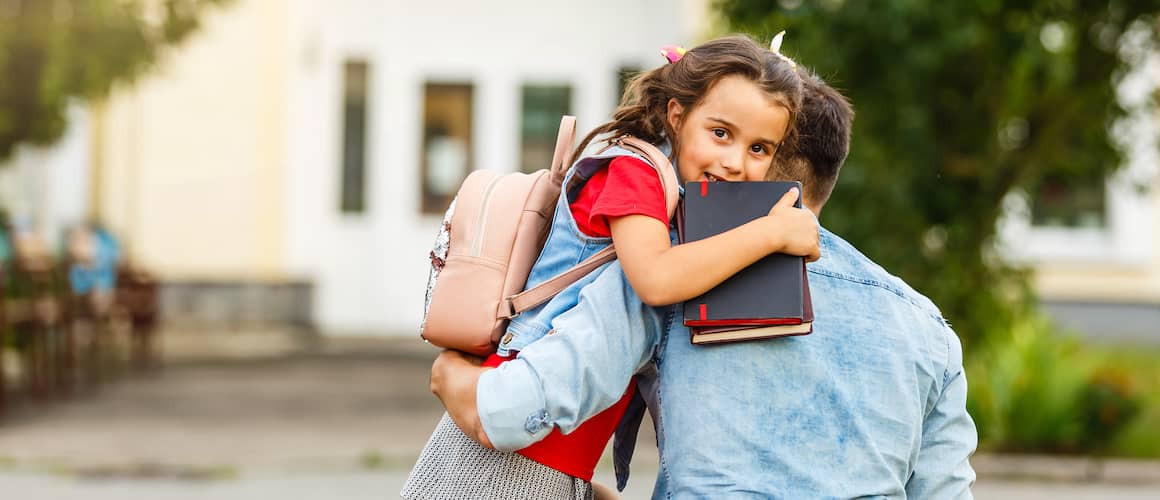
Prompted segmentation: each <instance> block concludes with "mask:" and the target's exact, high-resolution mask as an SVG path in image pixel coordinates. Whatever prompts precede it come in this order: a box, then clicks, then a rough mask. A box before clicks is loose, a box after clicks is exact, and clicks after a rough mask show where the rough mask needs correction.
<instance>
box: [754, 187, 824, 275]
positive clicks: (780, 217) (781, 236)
mask: <svg viewBox="0 0 1160 500" xmlns="http://www.w3.org/2000/svg"><path fill="white" fill-rule="evenodd" d="M798 196H800V193H799V192H798V189H797V188H791V189H790V190H789V191H787V192H786V193H785V194H784V195H782V197H781V199H780V200H778V201H777V204H775V205H774V206H773V208H771V209H769V214H768V216H767V217H768V219H767V220H768V221H769V225H770V230H771V231H772V236H773V251H772V252H771V253H784V254H789V255H800V256H802V257H805V259H806V262H813V261H815V260H818V258H820V257H821V256H822V250H821V248H820V247H819V246H818V219H817V217H814V214H813V212H810V211H809V210H806V209H804V208H797V207H794V206H793V204H794V202H795V201H797V199H798Z"/></svg>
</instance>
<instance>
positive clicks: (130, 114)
mask: <svg viewBox="0 0 1160 500" xmlns="http://www.w3.org/2000/svg"><path fill="white" fill-rule="evenodd" d="M285 4H286V2H267V1H259V0H239V1H236V2H234V3H232V4H229V5H228V6H227V7H225V8H222V9H216V10H214V11H211V12H210V13H209V14H208V15H207V16H205V18H204V24H203V26H202V29H201V31H199V32H198V33H196V34H195V35H193V37H191V39H189V40H188V41H187V42H186V43H185V44H184V45H183V46H181V47H180V48H179V49H178V50H172V51H170V52H169V53H168V54H167V57H166V60H165V62H164V63H163V64H161V65H160V67H159V68H158V69H157V70H156V71H154V72H153V73H152V74H151V75H150V76H149V77H147V78H145V79H143V80H142V81H140V82H138V83H137V84H136V85H135V86H134V87H133V88H131V89H124V90H121V91H118V92H116V93H115V94H114V96H113V97H112V98H110V99H109V100H108V102H107V103H105V105H103V106H98V107H95V108H94V115H95V119H94V122H95V123H94V125H93V128H94V130H93V138H94V145H93V151H94V153H93V163H94V168H95V171H96V172H98V174H97V179H96V180H97V184H96V185H95V186H94V194H95V195H96V196H95V198H96V201H94V207H93V208H94V209H96V210H97V212H98V214H99V215H100V216H101V217H102V218H103V219H104V220H105V221H106V222H107V223H109V225H110V226H111V227H112V228H113V230H114V231H116V232H117V233H118V234H120V235H122V236H123V237H124V239H125V241H126V242H127V243H128V252H129V255H130V257H131V258H134V259H136V260H140V261H141V262H142V263H143V264H144V265H146V266H148V267H149V268H150V269H154V270H156V271H157V272H158V273H159V274H161V275H162V276H164V277H166V278H170V279H173V278H228V279H251V280H252V279H259V280H261V279H269V278H278V277H280V274H282V269H283V267H284V266H283V245H282V231H283V225H284V220H283V219H282V215H281V214H282V212H283V210H282V203H283V201H282V189H283V186H282V184H283V180H282V171H283V170H284V169H283V165H282V164H283V162H284V158H283V151H285V147H284V144H283V142H284V140H285V136H286V132H285V127H286V125H285V124H286V122H287V120H286V116H285V114H286V111H285V107H286V105H285V101H286V99H285V93H286V74H287V71H288V67H287V65H288V61H287V58H288V51H287V49H286V47H287V42H286V39H287V34H286V26H287V22H286V16H287V12H286V5H285Z"/></svg>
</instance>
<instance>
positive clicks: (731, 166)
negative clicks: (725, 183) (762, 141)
mask: <svg viewBox="0 0 1160 500" xmlns="http://www.w3.org/2000/svg"><path fill="white" fill-rule="evenodd" d="M744 161H745V151H742V150H740V149H738V148H728V149H726V150H725V151H724V152H723V154H722V155H721V168H722V169H724V170H725V173H727V174H729V176H730V177H731V179H730V180H736V179H735V178H736V177H737V176H739V175H741V172H742V171H743V170H742V168H741V166H742V162H744Z"/></svg>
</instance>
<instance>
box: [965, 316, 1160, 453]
mask: <svg viewBox="0 0 1160 500" xmlns="http://www.w3.org/2000/svg"><path fill="white" fill-rule="evenodd" d="M967 376H968V379H969V381H970V386H971V387H970V391H969V393H968V401H967V408H968V410H969V411H970V413H971V416H972V417H974V419H975V424H976V426H977V427H978V429H979V442H980V447H981V448H983V449H989V450H993V451H1009V452H1057V453H1058V452H1062V453H1098V454H1103V453H1108V452H1110V451H1112V450H1113V447H1112V445H1113V443H1114V442H1115V439H1116V437H1117V436H1118V435H1120V434H1121V433H1123V432H1124V431H1125V429H1127V428H1129V426H1130V425H1131V424H1132V423H1133V421H1134V419H1135V418H1136V417H1137V416H1138V415H1139V411H1140V409H1141V408H1142V405H1143V402H1144V400H1143V398H1142V394H1141V393H1140V391H1139V390H1138V389H1137V386H1138V384H1137V381H1136V377H1135V374H1133V373H1130V372H1128V371H1125V370H1123V369H1122V368H1120V367H1118V366H1117V365H1116V364H1114V362H1111V361H1109V360H1107V359H1106V358H1105V357H1104V356H1100V355H1098V354H1095V353H1093V352H1091V351H1090V350H1086V349H1084V348H1083V346H1082V345H1081V344H1080V343H1079V342H1077V341H1075V340H1072V339H1068V338H1064V337H1060V336H1058V335H1055V334H1054V333H1053V327H1052V326H1051V325H1050V324H1049V323H1048V322H1047V321H1046V320H1044V319H1042V318H1035V319H1030V320H1026V321H1020V322H1018V323H1017V324H1016V325H1015V327H1014V328H1013V331H1012V335H1011V336H1010V337H1008V338H1004V339H1001V340H999V341H997V342H994V343H991V344H989V345H988V346H987V348H986V349H984V350H982V351H981V352H979V353H978V354H977V355H975V356H974V357H972V359H971V361H970V362H969V363H968V365H967Z"/></svg>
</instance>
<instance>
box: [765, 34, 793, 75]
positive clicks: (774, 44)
mask: <svg viewBox="0 0 1160 500" xmlns="http://www.w3.org/2000/svg"><path fill="white" fill-rule="evenodd" d="M784 38H785V30H781V31H780V32H778V34H776V35H773V40H772V41H770V42H769V51H770V52H773V53H774V54H776V55H777V57H780V58H781V59H782V60H783V61H785V62H787V63H789V65H790V67H791V68H795V69H796V68H797V63H796V62H794V61H793V59H790V58H788V57H786V56H784V55H782V53H781V41H782V39H784Z"/></svg>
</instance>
